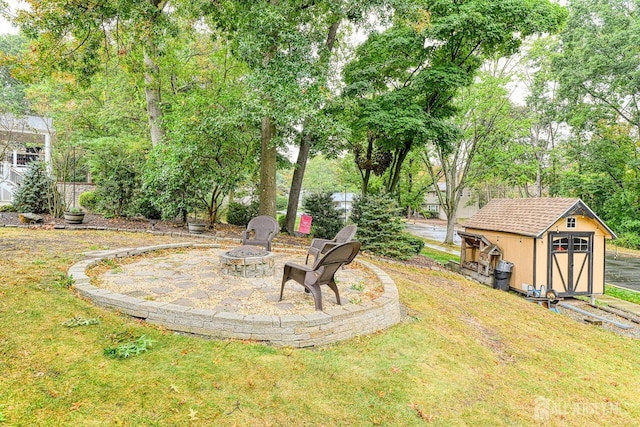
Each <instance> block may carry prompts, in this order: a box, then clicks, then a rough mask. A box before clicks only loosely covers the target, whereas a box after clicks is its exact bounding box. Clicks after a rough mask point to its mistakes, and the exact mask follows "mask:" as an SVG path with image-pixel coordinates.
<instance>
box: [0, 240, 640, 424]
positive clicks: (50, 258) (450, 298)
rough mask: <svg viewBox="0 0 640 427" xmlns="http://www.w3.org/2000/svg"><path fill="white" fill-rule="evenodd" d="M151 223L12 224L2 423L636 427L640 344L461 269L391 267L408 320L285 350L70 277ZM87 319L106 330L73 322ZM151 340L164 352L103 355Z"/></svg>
mask: <svg viewBox="0 0 640 427" xmlns="http://www.w3.org/2000/svg"><path fill="white" fill-rule="evenodd" d="M167 241H175V239H173V240H172V239H171V238H169V237H162V236H152V235H148V234H144V233H113V232H99V231H75V232H70V231H54V230H27V229H13V228H11V229H10V228H0V249H1V250H2V257H1V258H0V325H2V328H0V425H3V423H4V424H6V425H39V426H40V425H41V426H48V425H51V426H58V425H83V426H92V425H95V426H102V425H125V426H146V425H161V426H165V425H166V426H169V425H190V426H191V425H192V426H206V425H248V426H254V425H255V426H264V425H296V426H304V425H313V426H316V425H326V426H340V425H344V426H354V425H387V426H397V425H405V426H411V425H424V424H425V423H430V424H432V425H446V426H450V425H488V426H489V425H491V426H496V425H538V424H543V423H544V424H548V425H609V426H615V425H620V426H626V425H634V424H635V423H636V422H637V421H636V420H637V419H639V418H640V406H639V405H638V404H639V403H640V397H638V394H637V384H640V370H638V369H637V368H638V366H639V363H640V342H639V341H637V340H632V339H629V338H623V337H620V336H617V335H614V334H612V333H609V332H606V331H603V330H601V329H599V328H598V327H594V326H586V325H582V324H579V323H577V322H575V321H573V320H571V319H569V318H565V317H563V316H561V315H558V314H555V313H552V312H550V311H548V310H545V309H543V308H542V307H540V306H538V305H535V304H531V303H528V302H526V301H524V300H523V299H522V298H520V297H518V296H515V295H512V294H508V293H505V292H500V291H496V290H493V289H490V288H488V287H485V286H482V285H479V284H476V283H473V282H470V281H468V280H465V279H463V278H460V277H458V276H456V275H453V274H449V273H442V272H436V271H430V270H426V269H422V268H415V267H404V266H401V265H397V264H386V263H384V264H379V265H380V266H381V267H382V268H383V269H384V270H385V271H387V273H389V274H390V275H391V276H392V278H393V279H394V280H395V281H396V284H397V286H398V289H399V291H400V298H401V302H402V303H403V305H404V306H405V307H406V309H407V317H406V319H405V320H404V321H403V322H402V323H401V324H399V325H397V326H395V327H393V328H391V329H390V330H387V331H383V332H380V333H377V334H374V335H371V336H365V337H360V338H356V339H353V340H350V341H346V342H342V343H338V344H335V345H331V346H327V347H320V348H311V349H302V350H295V349H287V348H283V349H279V348H272V347H269V346H266V345H262V344H260V343H252V342H241V341H216V340H205V339H200V338H196V337H190V336H182V335H175V334H171V333H168V332H166V331H164V330H162V329H161V328H157V327H153V326H150V325H146V324H143V323H140V322H137V321H135V320H132V319H130V318H128V317H126V316H121V315H118V314H117V313H114V312H111V311H109V310H104V309H101V308H98V307H95V306H94V305H92V304H91V303H89V302H87V301H84V300H82V299H80V298H78V297H76V296H75V295H74V294H73V292H72V291H71V290H69V289H67V288H66V287H65V285H66V284H67V283H66V281H65V280H64V273H65V271H66V269H67V268H68V267H69V265H71V264H72V263H74V262H75V261H77V260H79V259H81V258H82V253H83V252H86V251H89V250H96V249H113V248H117V247H135V246H148V245H152V244H159V243H163V242H167ZM75 316H82V317H84V318H87V319H93V318H100V323H99V324H98V325H92V326H84V327H77V328H68V327H65V326H63V325H62V323H63V322H64V321H65V320H68V319H70V318H73V317H75ZM141 335H145V336H146V337H148V338H150V339H152V340H154V341H155V342H154V343H153V346H152V347H151V348H150V349H149V350H148V351H147V352H146V353H143V354H141V355H140V356H137V357H133V358H130V359H126V360H114V359H110V358H107V357H105V356H104V354H103V351H104V349H105V348H106V347H108V346H111V345H113V343H116V342H120V341H122V340H123V339H126V338H131V339H135V338H137V337H140V336H141Z"/></svg>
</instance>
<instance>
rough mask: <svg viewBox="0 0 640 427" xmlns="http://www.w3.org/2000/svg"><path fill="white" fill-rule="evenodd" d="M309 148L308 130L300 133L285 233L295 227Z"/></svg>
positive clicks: (292, 232)
mask: <svg viewBox="0 0 640 427" xmlns="http://www.w3.org/2000/svg"><path fill="white" fill-rule="evenodd" d="M310 150H311V135H310V134H309V133H308V132H304V133H303V134H302V138H301V139H300V150H299V151H298V160H297V161H296V167H295V170H294V171H293V177H292V178H291V189H290V190H289V203H288V205H287V233H289V234H291V235H293V234H294V232H295V228H296V216H297V214H298V201H299V200H300V192H301V191H302V180H303V179H304V171H305V169H306V167H307V160H308V159H309V151H310Z"/></svg>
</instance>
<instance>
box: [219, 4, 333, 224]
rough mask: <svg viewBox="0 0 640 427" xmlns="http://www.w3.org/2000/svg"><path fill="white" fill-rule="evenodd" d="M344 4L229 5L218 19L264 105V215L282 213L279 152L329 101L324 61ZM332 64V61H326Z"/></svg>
mask: <svg viewBox="0 0 640 427" xmlns="http://www.w3.org/2000/svg"><path fill="white" fill-rule="evenodd" d="M341 3H342V2H339V1H335V0H334V1H332V0H323V1H315V2H307V1H300V0H291V1H277V0H270V1H269V0H261V1H255V2H234V1H223V2H221V4H220V7H218V8H217V9H216V13H215V14H214V15H212V19H213V21H215V22H220V23H221V26H222V27H223V28H225V29H226V30H227V31H228V32H229V34H230V37H231V40H233V42H234V52H235V53H236V55H237V56H238V57H239V58H241V59H242V60H243V61H245V62H246V63H247V65H248V66H249V68H250V72H249V73H248V75H247V82H248V83H249V84H250V85H251V86H252V87H253V88H254V90H255V93H256V94H257V96H258V97H259V99H260V100H261V116H262V120H261V135H260V143H261V154H260V188H259V197H260V214H264V215H271V216H274V217H275V214H276V193H277V191H276V190H277V187H276V167H277V149H278V147H279V146H281V145H282V144H283V143H284V142H285V141H286V140H287V138H289V137H291V136H293V135H294V134H295V133H296V131H295V126H297V125H302V124H303V123H305V121H306V120H307V118H309V117H312V116H313V115H314V114H315V113H316V112H317V110H318V106H319V105H320V104H321V100H323V99H326V98H327V95H328V91H327V90H326V84H325V81H324V80H325V79H323V78H322V75H323V73H324V74H326V68H324V67H322V66H319V63H320V62H322V61H320V62H319V60H318V57H321V58H324V57H325V56H326V53H325V52H326V51H327V50H328V47H327V34H328V31H329V29H330V28H331V27H332V25H333V24H336V23H337V22H338V20H337V18H336V14H335V13H333V11H334V9H336V8H338V7H340V5H341ZM325 62H326V61H325Z"/></svg>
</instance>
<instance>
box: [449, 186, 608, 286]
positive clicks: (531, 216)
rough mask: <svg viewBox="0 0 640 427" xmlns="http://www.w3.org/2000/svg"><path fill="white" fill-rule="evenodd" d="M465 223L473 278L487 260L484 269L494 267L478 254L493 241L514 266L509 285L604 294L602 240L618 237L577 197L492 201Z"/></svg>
mask: <svg viewBox="0 0 640 427" xmlns="http://www.w3.org/2000/svg"><path fill="white" fill-rule="evenodd" d="M464 225H465V230H464V232H460V233H459V234H460V236H461V237H462V245H461V256H460V261H461V265H460V267H461V269H462V271H463V272H466V273H469V274H472V275H476V276H477V275H478V273H479V272H484V271H483V269H482V268H478V266H481V265H486V263H487V261H489V267H488V268H487V271H488V270H489V269H491V270H492V269H494V268H495V260H493V259H491V257H489V258H488V259H487V258H486V257H484V258H481V255H482V249H484V248H487V247H490V246H491V245H495V246H497V248H499V250H500V252H501V257H502V259H503V260H505V261H508V262H509V263H512V265H513V266H512V272H511V276H510V278H509V286H510V287H511V288H514V289H516V290H518V291H521V290H526V288H527V285H533V286H535V287H536V288H539V287H540V286H542V285H544V286H546V287H547V288H548V289H553V290H555V291H556V292H557V293H558V295H559V296H561V297H571V296H574V295H595V294H602V293H604V264H605V258H604V257H605V249H606V240H607V239H615V238H616V235H615V234H614V233H613V231H611V230H610V229H609V227H607V226H606V224H605V223H604V222H602V220H601V219H600V218H598V216H597V215H596V214H595V213H593V211H592V210H591V209H589V207H587V205H586V204H585V203H584V202H583V201H582V200H580V199H577V198H528V199H494V200H491V201H490V202H489V203H488V204H487V205H486V206H484V207H483V208H482V209H480V211H478V213H476V214H475V215H474V216H472V217H471V218H470V219H469V220H468V221H467V222H466V223H465V224H464ZM474 242H477V244H474ZM492 253H493V254H497V253H498V251H496V250H493V251H492Z"/></svg>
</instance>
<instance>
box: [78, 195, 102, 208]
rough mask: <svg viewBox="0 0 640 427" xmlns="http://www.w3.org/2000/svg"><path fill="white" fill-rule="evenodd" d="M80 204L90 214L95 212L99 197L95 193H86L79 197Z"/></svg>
mask: <svg viewBox="0 0 640 427" xmlns="http://www.w3.org/2000/svg"><path fill="white" fill-rule="evenodd" d="M78 203H79V204H80V206H82V207H83V208H85V209H86V210H88V211H89V212H93V211H95V210H96V207H97V205H98V195H97V194H96V192H95V191H85V192H84V193H82V194H80V197H78Z"/></svg>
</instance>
